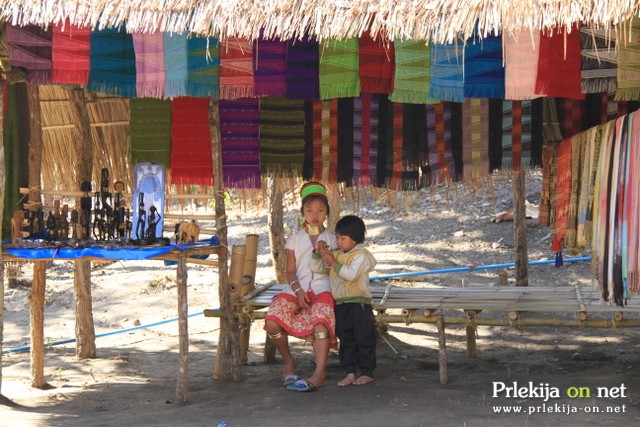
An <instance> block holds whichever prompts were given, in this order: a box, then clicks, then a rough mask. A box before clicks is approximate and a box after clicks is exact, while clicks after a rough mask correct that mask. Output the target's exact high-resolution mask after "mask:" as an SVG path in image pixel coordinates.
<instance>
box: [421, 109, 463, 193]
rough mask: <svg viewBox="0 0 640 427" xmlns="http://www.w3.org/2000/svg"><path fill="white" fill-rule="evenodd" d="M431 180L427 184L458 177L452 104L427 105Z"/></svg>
mask: <svg viewBox="0 0 640 427" xmlns="http://www.w3.org/2000/svg"><path fill="white" fill-rule="evenodd" d="M425 114H426V117H425V118H426V126H427V141H428V159H429V160H428V165H429V168H428V172H429V179H428V182H426V183H425V184H428V185H437V184H440V183H442V182H444V181H446V180H448V179H451V178H453V177H454V176H455V175H456V172H455V171H456V168H455V165H454V163H453V157H452V154H451V143H450V140H451V104H450V103H438V104H434V105H427V106H426V109H425Z"/></svg>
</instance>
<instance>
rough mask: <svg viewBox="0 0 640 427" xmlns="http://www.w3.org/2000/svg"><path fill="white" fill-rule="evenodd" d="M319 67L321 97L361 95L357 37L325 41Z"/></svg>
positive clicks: (321, 48)
mask: <svg viewBox="0 0 640 427" xmlns="http://www.w3.org/2000/svg"><path fill="white" fill-rule="evenodd" d="M319 67H320V68H319V75H318V78H319V81H320V99H332V98H347V97H354V96H359V95H360V78H359V75H358V39H357V38H351V39H346V40H328V41H327V42H326V43H323V44H322V45H321V46H320V64H319Z"/></svg>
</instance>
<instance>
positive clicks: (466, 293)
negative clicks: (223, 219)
mask: <svg viewBox="0 0 640 427" xmlns="http://www.w3.org/2000/svg"><path fill="white" fill-rule="evenodd" d="M285 286H286V285H281V284H276V285H267V286H260V287H257V288H256V289H254V290H253V291H251V292H249V293H247V294H246V295H245V296H244V297H242V298H240V299H239V300H238V302H237V303H236V304H235V307H236V317H237V318H238V319H239V320H240V322H244V323H245V324H246V323H248V322H251V321H253V320H255V319H263V318H264V316H265V314H266V312H265V311H259V310H261V309H264V308H266V307H268V306H269V304H270V302H271V300H272V299H273V297H274V296H276V295H277V294H278V293H280V292H281V291H282V289H283V288H284V287H285ZM370 289H371V293H372V296H373V303H372V305H373V308H374V310H375V311H376V312H377V316H376V322H377V323H378V325H379V326H383V325H385V324H388V323H404V324H406V325H409V324H411V323H434V324H436V325H437V328H438V343H439V344H438V347H439V365H440V383H441V384H446V383H447V381H448V380H447V352H446V339H445V325H447V324H449V325H464V326H465V327H466V337H467V343H466V344H467V356H468V357H475V356H476V327H477V326H479V325H482V326H514V327H524V326H554V327H555V326H558V327H561V326H562V327H575V328H580V329H583V328H621V327H640V301H638V298H635V299H632V300H631V301H630V303H629V305H626V306H625V307H617V306H611V305H607V304H606V303H601V301H600V297H599V295H598V293H597V292H595V291H594V290H593V289H591V288H588V287H580V286H578V285H574V286H554V287H486V286H485V287H465V288H404V287H399V286H392V285H388V286H372V287H371V288H370ZM525 313H526V315H525V316H523V314H525ZM548 313H556V314H560V313H562V314H564V316H559V317H558V316H556V317H550V316H549V314H548ZM567 314H569V315H570V314H574V315H575V318H573V319H572V318H570V317H567ZM625 314H632V315H633V318H625ZM204 315H205V316H206V317H221V316H223V315H225V313H224V312H223V311H222V310H220V309H208V310H204Z"/></svg>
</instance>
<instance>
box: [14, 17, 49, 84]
mask: <svg viewBox="0 0 640 427" xmlns="http://www.w3.org/2000/svg"><path fill="white" fill-rule="evenodd" d="M6 35H7V45H8V48H9V61H10V62H11V65H12V66H13V67H22V68H24V69H25V71H26V76H25V77H26V79H27V81H28V82H29V83H35V84H47V83H51V53H52V48H51V28H46V29H43V28H41V27H38V26H35V25H26V26H24V27H20V26H14V25H10V24H7V28H6Z"/></svg>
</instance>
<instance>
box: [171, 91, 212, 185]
mask: <svg viewBox="0 0 640 427" xmlns="http://www.w3.org/2000/svg"><path fill="white" fill-rule="evenodd" d="M171 181H172V182H173V183H174V184H194V185H212V184H213V158H212V157H211V134H210V130H209V98H192V97H188V96H182V97H177V98H174V99H173V102H172V104H171Z"/></svg>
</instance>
